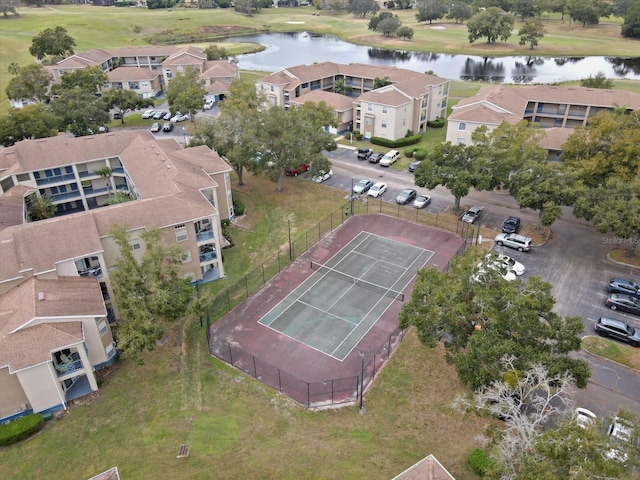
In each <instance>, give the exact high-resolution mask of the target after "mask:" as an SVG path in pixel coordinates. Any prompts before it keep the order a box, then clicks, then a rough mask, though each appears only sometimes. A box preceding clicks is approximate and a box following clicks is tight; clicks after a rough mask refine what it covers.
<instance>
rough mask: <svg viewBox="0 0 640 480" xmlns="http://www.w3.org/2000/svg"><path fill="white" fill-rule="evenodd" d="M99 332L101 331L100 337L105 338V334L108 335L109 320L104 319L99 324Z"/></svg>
mask: <svg viewBox="0 0 640 480" xmlns="http://www.w3.org/2000/svg"><path fill="white" fill-rule="evenodd" d="M98 330H100V336H101V337H104V336H105V334H106V333H107V331H108V330H109V329H108V328H107V319H106V318H103V319H101V320H100V321H99V322H98Z"/></svg>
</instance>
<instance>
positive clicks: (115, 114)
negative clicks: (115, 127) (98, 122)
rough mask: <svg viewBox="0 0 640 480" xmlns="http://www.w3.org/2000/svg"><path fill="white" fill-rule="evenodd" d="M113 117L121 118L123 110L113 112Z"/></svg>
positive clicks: (115, 118)
mask: <svg viewBox="0 0 640 480" xmlns="http://www.w3.org/2000/svg"><path fill="white" fill-rule="evenodd" d="M112 117H113V119H114V120H120V119H121V118H122V112H113V115H112Z"/></svg>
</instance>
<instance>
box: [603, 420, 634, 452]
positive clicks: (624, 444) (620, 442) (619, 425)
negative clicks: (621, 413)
mask: <svg viewBox="0 0 640 480" xmlns="http://www.w3.org/2000/svg"><path fill="white" fill-rule="evenodd" d="M607 433H608V434H609V443H610V444H611V448H610V449H609V450H607V451H606V452H605V456H606V457H607V458H609V459H612V460H613V459H615V460H618V461H619V462H622V463H624V462H626V461H627V458H629V454H628V453H627V451H626V450H627V449H628V448H629V446H630V445H631V442H632V440H633V439H632V433H633V425H632V424H631V422H629V421H628V420H625V419H624V418H620V417H614V419H613V422H611V425H609V429H608V430H607Z"/></svg>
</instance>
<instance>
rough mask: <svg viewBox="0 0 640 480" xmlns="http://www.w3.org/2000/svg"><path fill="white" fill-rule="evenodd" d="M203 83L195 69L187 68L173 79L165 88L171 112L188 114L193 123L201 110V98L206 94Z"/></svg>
mask: <svg viewBox="0 0 640 480" xmlns="http://www.w3.org/2000/svg"><path fill="white" fill-rule="evenodd" d="M204 83H205V82H204V80H201V79H200V78H199V72H198V70H196V69H195V68H187V69H186V70H185V71H184V73H181V74H178V75H176V76H175V77H173V78H172V79H171V82H169V86H168V87H167V102H169V107H171V111H172V112H182V113H183V114H189V116H190V118H191V121H192V122H193V116H194V115H195V114H196V113H197V112H199V111H200V110H202V105H203V102H204V101H203V98H204V96H205V95H206V94H207V91H206V90H205V89H204Z"/></svg>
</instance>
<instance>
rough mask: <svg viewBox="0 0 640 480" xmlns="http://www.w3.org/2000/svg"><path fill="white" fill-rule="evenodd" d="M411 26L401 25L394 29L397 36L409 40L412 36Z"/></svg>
mask: <svg viewBox="0 0 640 480" xmlns="http://www.w3.org/2000/svg"><path fill="white" fill-rule="evenodd" d="M413 33H414V32H413V28H411V27H406V26H402V27H400V28H398V30H397V31H396V35H397V36H398V38H404V39H405V40H411V39H412V38H413Z"/></svg>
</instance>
